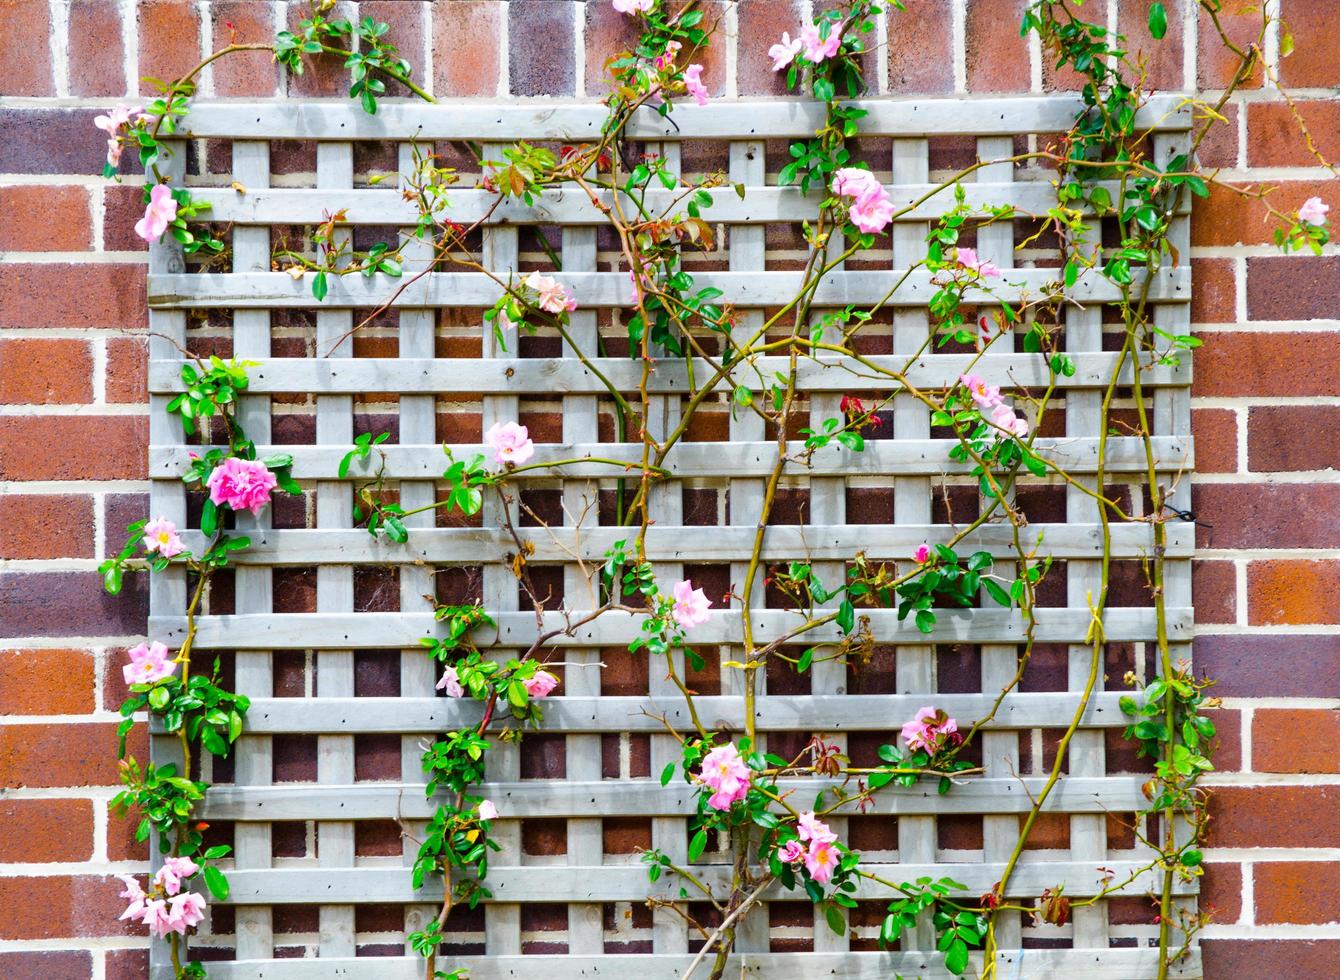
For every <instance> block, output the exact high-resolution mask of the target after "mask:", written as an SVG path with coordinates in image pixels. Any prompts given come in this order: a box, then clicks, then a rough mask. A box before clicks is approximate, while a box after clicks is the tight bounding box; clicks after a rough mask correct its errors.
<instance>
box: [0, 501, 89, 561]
mask: <svg viewBox="0 0 1340 980" xmlns="http://www.w3.org/2000/svg"><path fill="white" fill-rule="evenodd" d="M0 526H2V527H4V529H5V535H4V537H3V538H0V558H21V559H29V560H31V559H41V558H92V557H93V498H92V497H89V496H85V495H78V496H75V495H70V496H66V495H62V494H22V493H14V494H7V495H6V496H4V497H0Z"/></svg>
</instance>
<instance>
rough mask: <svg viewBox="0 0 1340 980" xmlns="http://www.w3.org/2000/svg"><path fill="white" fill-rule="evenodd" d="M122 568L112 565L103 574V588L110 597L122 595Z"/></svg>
mask: <svg viewBox="0 0 1340 980" xmlns="http://www.w3.org/2000/svg"><path fill="white" fill-rule="evenodd" d="M121 575H122V572H121V566H120V565H115V564H114V565H111V566H109V567H108V568H107V570H106V571H105V572H103V573H102V587H103V588H104V589H106V590H107V594H108V595H120V594H121Z"/></svg>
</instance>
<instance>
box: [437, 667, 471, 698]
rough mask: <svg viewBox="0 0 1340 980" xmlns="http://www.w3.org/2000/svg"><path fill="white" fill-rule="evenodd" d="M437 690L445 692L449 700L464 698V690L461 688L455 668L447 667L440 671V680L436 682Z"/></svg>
mask: <svg viewBox="0 0 1340 980" xmlns="http://www.w3.org/2000/svg"><path fill="white" fill-rule="evenodd" d="M437 689H438V690H439V691H446V692H447V697H449V698H463V697H465V688H463V687H461V680H460V677H459V675H457V673H456V668H455V667H447V668H446V669H444V670H443V671H442V679H441V680H440V681H438V682H437Z"/></svg>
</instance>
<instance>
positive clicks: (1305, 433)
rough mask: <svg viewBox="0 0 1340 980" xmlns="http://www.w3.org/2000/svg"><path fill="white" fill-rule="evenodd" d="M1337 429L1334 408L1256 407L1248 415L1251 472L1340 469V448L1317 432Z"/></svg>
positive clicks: (1339, 416) (1339, 411)
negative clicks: (1320, 437)
mask: <svg viewBox="0 0 1340 980" xmlns="http://www.w3.org/2000/svg"><path fill="white" fill-rule="evenodd" d="M1337 426H1340V408H1336V407H1334V406H1328V405H1260V406H1253V407H1252V408H1251V409H1250V411H1249V412H1248V415H1247V465H1248V469H1251V470H1253V471H1255V472H1258V473H1278V472H1285V471H1298V470H1334V469H1340V445H1337V443H1336V442H1335V440H1333V439H1318V438H1317V433H1319V432H1335V431H1337ZM1197 448H1199V446H1197ZM1197 462H1199V458H1198V459H1197Z"/></svg>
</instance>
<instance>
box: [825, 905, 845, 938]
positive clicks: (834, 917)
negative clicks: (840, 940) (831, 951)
mask: <svg viewBox="0 0 1340 980" xmlns="http://www.w3.org/2000/svg"><path fill="white" fill-rule="evenodd" d="M824 918H825V919H827V920H828V928H830V929H832V930H833V932H835V933H837V934H838V935H839V936H845V935H846V934H847V920H846V919H844V918H843V917H842V910H841V909H840V908H838V907H837V906H836V905H829V906H828V907H827V908H825V909H824Z"/></svg>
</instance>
